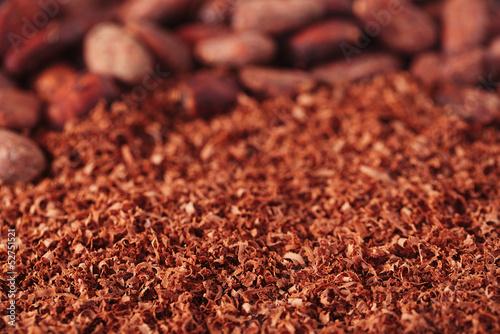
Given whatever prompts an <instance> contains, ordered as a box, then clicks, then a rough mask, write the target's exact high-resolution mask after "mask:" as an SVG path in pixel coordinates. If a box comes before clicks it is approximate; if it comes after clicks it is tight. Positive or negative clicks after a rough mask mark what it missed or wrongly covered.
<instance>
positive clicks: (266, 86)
mask: <svg viewBox="0 0 500 334" xmlns="http://www.w3.org/2000/svg"><path fill="white" fill-rule="evenodd" d="M239 78H240V81H241V83H242V84H243V85H244V86H245V87H246V88H248V89H249V90H251V91H252V92H253V93H254V94H257V95H260V96H266V97H268V96H289V97H294V96H296V95H297V94H299V93H301V92H304V91H308V90H311V89H312V88H313V87H314V86H315V85H316V82H315V80H314V79H313V77H312V76H311V74H309V73H308V72H305V71H301V70H294V69H275V68H268V67H257V66H248V67H244V68H242V69H241V70H240V72H239Z"/></svg>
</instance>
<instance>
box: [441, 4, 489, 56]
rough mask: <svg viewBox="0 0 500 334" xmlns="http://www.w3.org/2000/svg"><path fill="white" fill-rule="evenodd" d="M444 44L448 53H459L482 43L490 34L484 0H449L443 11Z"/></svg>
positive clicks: (444, 49)
mask: <svg viewBox="0 0 500 334" xmlns="http://www.w3.org/2000/svg"><path fill="white" fill-rule="evenodd" d="M442 26H443V28H442V45H443V51H444V52H446V53H450V54H452V53H459V52H462V51H466V50H470V49H471V48H475V47H478V46H479V45H481V44H482V43H483V42H484V41H485V39H486V37H487V35H488V11H487V6H486V2H485V1H484V0H474V1H469V0H448V1H446V2H445V5H444V7H443V12H442Z"/></svg>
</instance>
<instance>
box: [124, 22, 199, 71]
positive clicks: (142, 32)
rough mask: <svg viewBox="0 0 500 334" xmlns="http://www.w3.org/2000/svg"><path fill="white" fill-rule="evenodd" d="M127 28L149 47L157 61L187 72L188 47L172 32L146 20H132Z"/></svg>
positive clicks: (190, 63)
mask: <svg viewBox="0 0 500 334" xmlns="http://www.w3.org/2000/svg"><path fill="white" fill-rule="evenodd" d="M127 28H128V30H129V31H130V32H132V34H134V35H136V36H137V38H138V39H140V40H141V41H142V42H143V43H144V44H145V45H146V46H147V47H149V49H150V50H151V51H152V52H153V54H154V55H155V56H156V58H157V59H158V61H160V63H161V64H162V65H164V66H166V67H167V68H168V69H169V70H172V71H176V72H187V71H189V70H190V69H191V66H192V59H191V52H190V50H189V47H188V46H187V44H186V43H185V42H184V41H182V40H180V39H179V38H177V36H175V35H174V34H173V33H170V32H168V31H166V30H165V29H162V28H160V27H158V26H156V25H154V24H152V23H147V22H140V23H137V22H132V23H130V24H128V25H127Z"/></svg>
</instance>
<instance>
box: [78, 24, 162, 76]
mask: <svg viewBox="0 0 500 334" xmlns="http://www.w3.org/2000/svg"><path fill="white" fill-rule="evenodd" d="M83 49H84V50H83V56H84V59H85V64H86V65H87V68H88V69H89V70H90V71H91V72H94V73H97V74H101V75H105V76H111V77H114V78H117V79H119V80H121V81H123V82H126V83H128V84H131V85H134V84H138V83H140V82H141V81H142V80H143V79H144V78H145V77H147V76H148V71H150V70H151V69H152V68H153V57H152V56H151V53H150V52H149V50H147V49H146V48H145V47H144V46H143V45H142V44H141V43H140V42H139V41H137V40H136V39H135V38H134V37H133V36H132V35H130V33H129V32H128V31H127V30H126V29H125V28H123V27H121V26H119V25H117V24H115V23H111V22H103V23H100V24H98V25H96V26H94V27H93V28H92V29H91V30H90V31H89V32H88V33H87V36H85V40H84V45H83Z"/></svg>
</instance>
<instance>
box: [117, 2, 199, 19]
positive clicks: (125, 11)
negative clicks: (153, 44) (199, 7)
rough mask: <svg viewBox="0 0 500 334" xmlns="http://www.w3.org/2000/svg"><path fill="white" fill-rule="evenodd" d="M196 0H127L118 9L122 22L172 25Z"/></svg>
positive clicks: (192, 6)
mask: <svg viewBox="0 0 500 334" xmlns="http://www.w3.org/2000/svg"><path fill="white" fill-rule="evenodd" d="M198 2H199V1H198V0H128V1H126V2H125V3H124V4H123V6H122V7H121V8H120V9H119V12H118V17H119V18H120V19H121V20H122V21H123V22H132V21H156V22H167V23H174V22H177V21H179V19H181V18H183V17H184V16H185V15H186V14H187V12H188V11H189V10H190V9H193V8H195V6H196V4H197V3H198Z"/></svg>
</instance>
